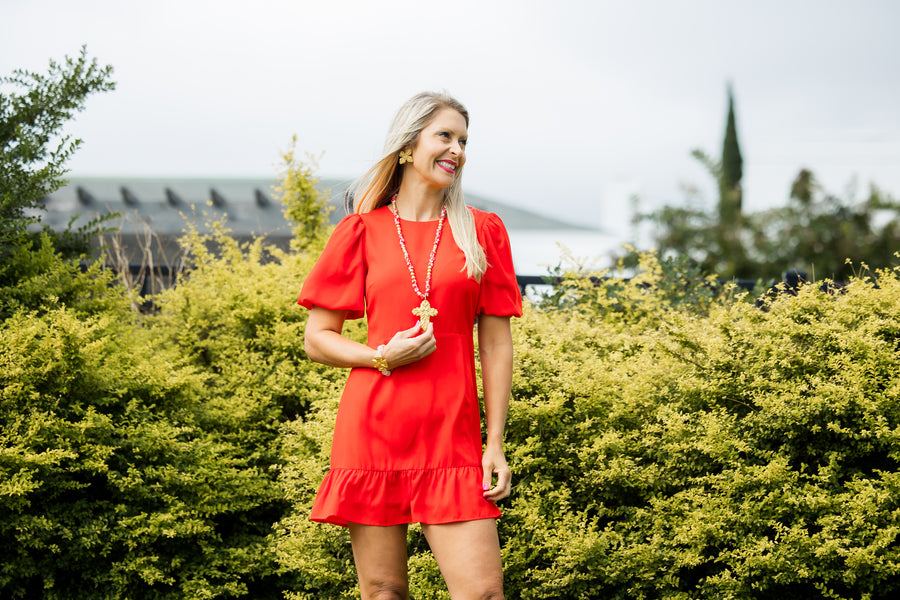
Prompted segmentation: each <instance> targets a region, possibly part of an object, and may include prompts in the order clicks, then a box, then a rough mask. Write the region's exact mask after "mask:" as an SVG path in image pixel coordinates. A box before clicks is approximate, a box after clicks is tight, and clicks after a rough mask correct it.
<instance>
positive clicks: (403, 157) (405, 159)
mask: <svg viewBox="0 0 900 600" xmlns="http://www.w3.org/2000/svg"><path fill="white" fill-rule="evenodd" d="M405 163H409V164H412V150H401V151H400V164H401V165H402V164H405Z"/></svg>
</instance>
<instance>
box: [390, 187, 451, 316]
mask: <svg viewBox="0 0 900 600" xmlns="http://www.w3.org/2000/svg"><path fill="white" fill-rule="evenodd" d="M391 212H393V213H394V225H396V226H397V237H398V238H399V239H400V249H401V250H403V258H405V259H406V267H407V268H408V269H409V277H410V279H412V287H413V291H414V292H415V293H416V296H418V297H419V298H421V299H422V303H421V304H420V305H419V306H418V308H414V309H413V310H412V314H413V315H415V316H417V317H419V328H421V329H422V331H425V328H426V327H428V322H429V321H430V320H431V318H432V317H435V316H437V314H438V311H437V309H436V308H432V306H431V304H429V302H428V294H429V293H430V292H431V269H432V268H433V267H434V257H435V255H437V249H438V243H439V242H440V241H441V230H443V229H444V219H445V218H446V216H447V207H446V206H441V218H440V219H438V226H437V231H436V232H435V233H434V246H432V248H431V256H429V257H428V272H427V273H426V274H425V293H424V294H423V293H422V291H421V290H420V289H419V284H418V283H417V282H416V270H415V269H414V268H413V264H412V261H411V260H409V252H407V251H406V240H405V239H403V232H402V231H401V230H400V213H399V211H397V194H394V197H393V198H391Z"/></svg>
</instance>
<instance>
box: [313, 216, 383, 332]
mask: <svg viewBox="0 0 900 600" xmlns="http://www.w3.org/2000/svg"><path fill="white" fill-rule="evenodd" d="M365 229H366V228H365V224H364V223H363V220H362V217H360V215H357V214H352V215H347V216H346V217H344V218H343V219H342V220H341V222H340V223H338V224H337V226H336V227H335V228H334V231H333V232H332V233H331V237H330V238H328V243H327V244H326V245H325V250H323V251H322V255H321V256H320V257H319V260H317V261H316V264H315V266H313V268H312V271H310V273H309V275H308V276H307V278H306V280H305V281H304V282H303V287H302V288H301V290H300V298H299V300H297V303H298V304H300V305H301V306H305V307H306V308H312V307H313V306H320V307H322V308H327V309H330V310H345V311H347V318H348V319H359V318H361V317H362V316H363V315H364V314H365V309H366V303H365V284H366V271H367V266H366V260H365Z"/></svg>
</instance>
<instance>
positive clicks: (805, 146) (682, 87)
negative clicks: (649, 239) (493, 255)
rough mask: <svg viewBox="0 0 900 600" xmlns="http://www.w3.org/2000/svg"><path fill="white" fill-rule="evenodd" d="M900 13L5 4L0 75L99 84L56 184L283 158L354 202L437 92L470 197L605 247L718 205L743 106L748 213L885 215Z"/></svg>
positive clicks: (869, 4)
mask: <svg viewBox="0 0 900 600" xmlns="http://www.w3.org/2000/svg"><path fill="white" fill-rule="evenodd" d="M898 24H900V2H895V1H892V0H882V1H875V0H856V1H853V2H851V1H849V0H848V1H845V2H837V1H833V0H804V1H791V0H775V1H773V0H755V1H753V2H750V1H746V2H738V1H736V0H688V1H669V0H659V1H650V0H621V1H620V0H616V1H602V0H583V1H566V0H554V1H547V2H538V1H536V0H518V1H509V0H500V1H492V0H478V1H470V0H458V1H456V2H419V1H415V0H405V1H402V2H401V1H390V2H389V1H376V0H359V1H350V0H346V1H341V0H320V1H318V2H307V1H301V0H291V1H288V0H278V1H275V0H272V1H268V0H260V1H257V2H248V1H247V0H242V1H240V2H238V1H234V0H217V1H214V2H213V1H211V2H206V1H195V0H176V1H172V0H162V1H159V0H158V1H155V2H141V3H137V2H126V1H123V0H115V1H107V0H97V1H91V0H79V1H77V2H73V1H71V0H58V1H57V0H46V1H42V0H0V73H2V74H8V73H9V72H10V71H11V70H12V69H14V68H27V69H31V70H36V71H43V70H45V68H46V65H47V61H48V59H50V58H55V59H58V60H59V59H62V57H63V56H64V55H66V54H68V55H72V56H74V55H76V54H77V53H78V52H79V49H80V47H81V45H82V44H87V47H88V52H89V55H90V56H92V57H97V58H98V59H99V60H100V61H101V62H102V63H104V64H106V63H109V64H112V65H113V66H114V68H115V79H116V81H117V82H118V89H117V90H116V91H114V92H111V93H107V94H103V95H100V96H94V97H92V98H91V99H90V100H89V101H88V105H87V109H86V110H85V112H83V113H81V114H80V115H79V116H78V118H77V119H76V121H75V123H73V124H72V126H71V127H69V129H68V131H69V132H70V133H72V134H73V135H75V136H77V137H81V138H83V139H84V141H85V143H84V146H83V147H82V149H81V150H80V151H79V152H78V154H77V155H76V156H75V157H74V159H73V160H72V161H71V163H70V165H71V167H72V173H71V175H73V176H87V175H91V176H123V177H133V176H214V177H223V176H228V177H232V176H260V175H262V176H270V177H271V176H274V173H275V171H276V165H277V162H278V153H279V151H281V150H283V149H285V148H287V146H288V144H289V142H290V139H291V136H292V135H293V134H297V136H298V138H299V145H298V147H299V149H300V150H302V151H307V152H311V153H313V154H317V155H318V154H320V153H323V154H322V157H321V159H320V161H319V173H320V175H322V176H324V177H342V178H350V177H355V176H357V175H359V174H361V173H362V172H363V171H364V170H365V169H366V168H367V167H368V166H369V165H370V163H371V162H372V161H373V160H374V159H375V158H376V157H377V155H378V153H379V151H380V149H381V146H382V143H383V138H384V134H385V131H386V129H387V125H388V123H389V121H390V118H391V117H392V115H393V112H394V110H396V108H397V107H398V106H399V105H400V104H401V103H402V102H403V101H405V100H406V99H407V98H408V97H409V96H411V95H413V94H414V93H416V92H418V91H421V90H424V89H446V90H448V91H450V92H451V93H452V94H454V95H455V96H457V97H458V98H459V99H460V100H462V101H463V102H464V103H465V104H466V105H467V107H468V108H469V111H470V113H471V117H472V121H471V125H470V129H469V135H470V144H469V150H468V163H467V165H466V173H465V184H466V185H465V187H466V189H467V190H469V191H471V192H473V193H478V194H481V195H484V196H487V197H489V198H492V199H496V200H500V201H504V202H507V203H511V204H517V205H519V206H522V207H524V208H528V209H531V210H535V211H537V212H541V213H544V214H553V215H557V216H559V217H561V218H563V219H565V220H569V221H572V222H582V223H585V224H589V225H592V226H596V227H600V228H603V229H606V230H607V231H622V230H623V229H625V228H626V227H627V226H626V225H625V223H626V221H627V218H628V215H629V206H628V200H627V199H628V197H629V195H630V194H632V193H637V194H639V195H640V197H641V202H642V206H643V207H644V208H649V207H652V206H657V205H660V204H662V203H677V202H682V201H683V200H684V197H685V195H684V193H683V192H682V191H681V185H682V184H692V185H696V186H699V187H700V188H701V189H702V190H704V191H706V196H707V199H708V200H709V201H710V202H712V200H713V199H712V197H711V194H712V183H711V180H710V178H709V177H708V176H707V175H706V173H705V172H704V170H703V169H702V167H700V166H699V164H697V163H696V161H694V160H693V159H692V158H691V157H690V155H689V154H690V151H691V149H693V148H696V147H701V148H703V149H705V150H707V151H709V152H710V153H711V154H713V155H716V156H718V154H719V152H720V150H721V139H722V135H723V131H724V125H725V114H726V83H727V82H728V81H731V82H732V83H733V86H734V90H735V95H736V107H737V116H738V133H739V138H740V142H741V149H742V152H743V155H744V161H745V162H744V173H745V178H744V188H745V207H746V208H747V209H748V210H756V209H759V208H763V207H768V206H772V205H778V204H782V203H783V202H785V200H786V197H787V193H788V189H789V185H790V182H791V180H792V179H793V177H794V175H796V173H797V171H798V170H799V169H800V168H801V167H808V168H811V169H812V170H813V171H814V173H815V174H816V175H817V176H818V177H819V179H820V180H821V181H822V182H823V183H824V184H825V186H826V187H827V188H828V189H829V190H831V191H833V192H838V193H842V192H844V190H845V189H846V188H847V187H848V185H849V184H850V183H851V181H853V180H855V181H857V183H858V196H862V195H863V194H864V192H865V191H866V189H867V186H868V184H869V182H874V183H877V184H878V185H880V186H881V187H882V188H884V189H885V190H886V191H888V192H890V193H892V194H893V195H894V196H895V197H896V196H898V195H900V35H897V27H898Z"/></svg>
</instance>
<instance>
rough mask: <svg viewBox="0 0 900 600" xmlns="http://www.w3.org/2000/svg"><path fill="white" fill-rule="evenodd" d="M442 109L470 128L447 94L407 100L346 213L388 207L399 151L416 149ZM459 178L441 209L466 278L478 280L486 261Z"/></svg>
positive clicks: (399, 174) (399, 175)
mask: <svg viewBox="0 0 900 600" xmlns="http://www.w3.org/2000/svg"><path fill="white" fill-rule="evenodd" d="M442 108H452V109H453V110H455V111H456V112H458V113H459V114H461V115H462V116H463V118H464V119H465V120H466V127H468V126H469V112H468V111H467V110H466V107H465V106H463V105H462V104H461V103H460V102H459V101H458V100H456V99H455V98H453V97H452V96H450V95H449V94H446V93H440V92H437V93H436V92H422V93H420V94H416V95H415V96H413V97H412V98H410V99H409V100H407V101H406V103H405V104H404V105H403V106H401V107H400V110H398V111H397V114H396V115H395V116H394V120H393V121H392V122H391V127H390V129H389V130H388V134H387V139H386V140H385V143H384V154H383V156H382V158H381V159H380V160H379V161H378V162H376V163H375V165H373V166H372V168H371V169H369V170H368V171H367V172H366V173H365V175H363V176H362V177H361V178H360V179H359V180H358V181H357V182H356V184H355V185H354V186H353V187H352V188H351V190H350V191H348V192H347V196H346V203H347V209H348V211H349V210H353V211H354V212H356V213H357V214H363V213H367V212H369V211H372V210H375V209H376V208H380V207H382V206H385V205H386V204H390V202H391V198H392V197H393V195H394V194H396V193H397V192H398V191H399V190H400V181H401V180H402V179H403V169H402V168H400V164H399V159H398V156H399V153H400V151H401V150H403V149H404V148H409V147H410V146H414V145H415V142H416V141H417V140H418V139H419V134H420V133H421V132H422V130H423V129H425V127H427V126H428V124H429V123H430V122H431V121H432V119H434V116H435V115H436V114H437V113H438V111H439V110H440V109H442ZM461 178H462V168H460V169H458V170H457V172H456V177H455V178H454V180H453V184H452V185H451V186H450V187H449V188H447V189H445V190H444V206H446V207H447V219H448V221H449V223H450V229H451V230H452V231H453V239H454V240H455V241H456V245H457V246H459V249H460V250H462V252H463V254H464V255H465V257H466V265H465V269H466V273H467V274H468V276H469V277H474V278H475V279H481V276H482V275H483V274H484V272H485V270H486V269H487V258H486V257H485V255H484V248H482V247H481V244H479V243H478V237H477V235H476V233H475V219H474V217H473V216H472V211H470V210H469V209H468V207H467V206H466V201H465V199H464V198H463V193H462V184H461V183H460V181H461Z"/></svg>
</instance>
